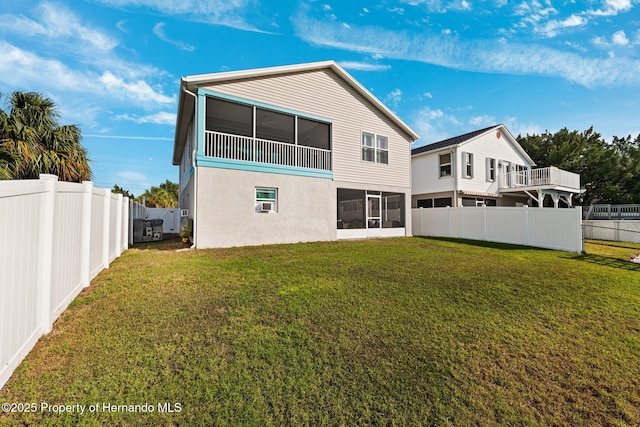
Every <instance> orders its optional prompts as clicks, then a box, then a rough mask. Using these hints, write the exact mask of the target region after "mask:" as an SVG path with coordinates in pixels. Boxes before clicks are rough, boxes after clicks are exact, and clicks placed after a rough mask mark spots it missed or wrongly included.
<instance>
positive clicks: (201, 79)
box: [173, 61, 420, 164]
mask: <svg viewBox="0 0 640 427" xmlns="http://www.w3.org/2000/svg"><path fill="white" fill-rule="evenodd" d="M324 69H330V70H332V71H334V72H335V73H336V74H337V75H338V76H340V77H341V78H342V79H343V80H344V81H345V82H346V83H348V84H349V85H350V86H351V87H352V88H353V89H355V90H356V92H358V93H359V94H360V95H362V96H363V97H364V98H365V99H366V100H367V101H369V102H371V103H372V104H373V105H374V106H375V107H376V108H377V109H378V110H380V112H381V113H382V114H383V115H384V116H386V117H387V118H388V119H389V120H391V121H392V122H393V123H394V124H396V125H397V126H398V127H399V128H400V129H402V130H403V131H404V132H406V133H407V135H409V136H410V137H411V138H412V139H413V140H414V141H415V140H417V139H418V138H420V136H419V135H418V134H417V133H416V132H415V131H414V130H413V129H411V128H410V127H409V126H408V125H407V124H406V123H405V122H403V121H402V120H401V119H400V118H399V117H398V116H397V115H396V114H395V113H394V112H393V111H391V110H390V109H389V108H388V107H387V106H386V105H384V104H383V103H382V102H381V101H380V100H379V99H378V98H376V97H375V96H374V95H373V94H372V93H371V92H369V91H368V90H367V89H366V88H365V87H364V86H362V85H361V84H360V83H359V82H358V81H357V80H356V79H354V78H353V77H352V76H351V75H350V74H349V73H347V72H346V71H345V70H344V68H342V67H341V66H340V65H338V63H337V62H335V61H322V62H309V63H304V64H295V65H285V66H278V67H268V68H254V69H249V70H240V71H226V72H221V73H212V74H198V75H193V76H186V77H183V78H182V79H181V81H180V95H179V100H178V116H177V119H176V120H177V121H176V134H175V141H174V148H173V162H174V164H178V163H177V162H178V161H179V160H180V157H179V156H180V155H181V154H182V147H179V145H181V144H180V143H179V141H180V140H182V139H183V138H179V135H180V136H182V132H185V131H184V130H183V129H180V121H181V117H182V115H183V114H185V113H186V114H188V115H190V114H191V113H193V100H185V96H184V94H185V90H187V91H194V90H197V88H199V87H200V86H206V85H210V84H215V83H221V82H228V81H233V80H241V79H250V78H258V77H269V76H276V75H282V74H293V73H300V72H309V71H319V70H324ZM189 97H190V98H193V97H192V96H191V95H189Z"/></svg>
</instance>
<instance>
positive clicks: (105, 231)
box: [102, 189, 111, 269]
mask: <svg viewBox="0 0 640 427" xmlns="http://www.w3.org/2000/svg"><path fill="white" fill-rule="evenodd" d="M102 197H103V204H102V209H103V212H104V223H103V224H102V268H103V269H107V268H109V224H110V222H111V215H109V214H110V212H111V209H109V208H110V206H109V205H110V204H111V191H110V190H107V189H103V191H102Z"/></svg>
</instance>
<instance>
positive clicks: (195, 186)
mask: <svg viewBox="0 0 640 427" xmlns="http://www.w3.org/2000/svg"><path fill="white" fill-rule="evenodd" d="M182 90H183V91H184V92H185V93H188V94H189V95H191V96H193V112H194V114H193V116H194V117H195V122H194V128H195V135H196V143H195V144H193V152H192V154H191V167H193V214H192V215H193V245H191V249H195V248H196V247H197V244H198V233H197V232H196V231H197V227H198V225H197V224H198V222H197V221H196V216H197V212H198V168H197V167H196V156H197V155H198V140H199V135H198V96H197V95H196V94H195V93H193V92H191V91H189V90H188V89H187V88H185V87H183V88H182Z"/></svg>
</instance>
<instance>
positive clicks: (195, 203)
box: [173, 61, 418, 247]
mask: <svg viewBox="0 0 640 427" xmlns="http://www.w3.org/2000/svg"><path fill="white" fill-rule="evenodd" d="M417 138H418V135H417V134H416V133H415V132H414V131H413V130H412V129H411V128H409V127H408V126H407V125H406V124H405V123H404V122H403V121H402V120H400V119H399V118H398V117H397V116H396V115H395V114H394V113H392V112H391V111H390V110H389V109H388V108H387V107H386V106H385V105H383V104H382V103H381V102H380V101H379V100H378V99H377V98H376V97H374V96H373V95H372V94H371V93H370V92H369V91H368V90H367V89H365V88H364V87H363V86H362V85H360V84H359V83H358V82H357V81H356V80H354V79H353V77H351V76H350V75H349V74H348V73H347V72H346V71H345V70H344V69H342V68H341V67H340V66H339V65H338V64H337V63H335V62H333V61H328V62H318V63H309V64H300V65H291V66H283V67H273V68H262V69H253V70H245V71H232V72H222V73H215V74H205V75H195V76H189V77H185V78H183V79H182V81H181V84H180V98H179V104H178V118H177V124H176V135H175V145H174V151H173V164H174V165H179V166H180V208H181V209H183V210H184V214H185V215H187V216H188V217H190V218H192V219H193V236H192V240H193V243H194V245H195V246H196V247H228V246H244V245H261V244H269V243H292V242H300V241H324V240H336V239H341V238H364V237H369V236H405V235H411V214H410V203H411V143H412V142H413V141H414V140H416V139H417Z"/></svg>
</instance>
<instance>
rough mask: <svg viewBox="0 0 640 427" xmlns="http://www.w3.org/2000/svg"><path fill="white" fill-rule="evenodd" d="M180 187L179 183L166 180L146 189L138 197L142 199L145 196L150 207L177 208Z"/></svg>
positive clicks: (146, 203)
mask: <svg viewBox="0 0 640 427" xmlns="http://www.w3.org/2000/svg"><path fill="white" fill-rule="evenodd" d="M178 189H179V187H178V184H175V183H173V182H171V181H169V180H166V181H165V182H164V183H162V184H160V185H159V186H158V187H155V186H154V187H151V189H150V190H145V192H144V193H142V195H141V196H140V197H139V198H138V199H139V201H140V199H142V197H144V198H145V205H146V206H147V207H150V208H177V207H178Z"/></svg>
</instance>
